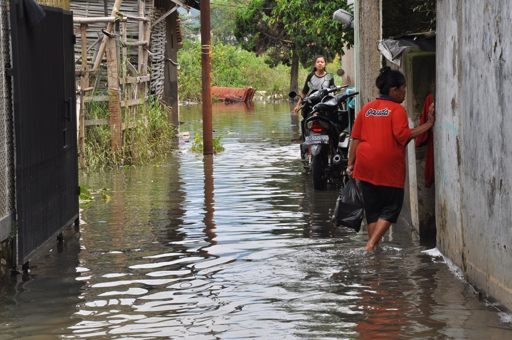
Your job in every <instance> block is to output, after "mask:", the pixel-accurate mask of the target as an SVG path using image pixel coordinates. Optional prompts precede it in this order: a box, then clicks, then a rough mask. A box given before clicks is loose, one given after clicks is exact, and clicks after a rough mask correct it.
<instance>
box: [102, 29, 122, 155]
mask: <svg viewBox="0 0 512 340" xmlns="http://www.w3.org/2000/svg"><path fill="white" fill-rule="evenodd" d="M116 45H117V44H116V40H115V39H107V44H106V53H107V83H108V111H109V114H110V118H109V124H110V130H111V132H112V137H111V138H112V139H111V146H112V151H114V152H115V151H118V150H119V149H120V148H121V145H122V138H121V137H122V124H121V99H120V91H119V65H118V59H117V47H116Z"/></svg>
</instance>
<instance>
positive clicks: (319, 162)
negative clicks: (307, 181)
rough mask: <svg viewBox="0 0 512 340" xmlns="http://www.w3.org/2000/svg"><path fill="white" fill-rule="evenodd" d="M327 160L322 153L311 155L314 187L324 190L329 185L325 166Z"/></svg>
mask: <svg viewBox="0 0 512 340" xmlns="http://www.w3.org/2000/svg"><path fill="white" fill-rule="evenodd" d="M326 167H327V160H326V159H325V156H324V155H322V154H319V155H316V156H313V157H311V175H312V177H313V188H315V190H323V189H325V187H326V185H327V178H326V172H325V168H326Z"/></svg>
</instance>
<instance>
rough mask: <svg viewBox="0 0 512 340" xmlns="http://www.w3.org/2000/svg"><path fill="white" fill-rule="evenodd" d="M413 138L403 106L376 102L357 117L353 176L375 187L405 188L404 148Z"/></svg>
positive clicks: (354, 130) (386, 101)
mask: <svg viewBox="0 0 512 340" xmlns="http://www.w3.org/2000/svg"><path fill="white" fill-rule="evenodd" d="M410 137H411V129H410V128H409V123H408V118H407V112H406V111H405V109H404V108H403V106H402V105H400V104H398V103H396V102H394V101H391V100H387V99H376V100H373V101H371V102H369V103H368V104H366V105H365V106H363V108H362V109H361V111H359V113H358V114H357V118H356V121H355V123H354V128H353V130H352V138H354V139H359V146H358V147H357V150H356V160H355V164H354V177H355V178H357V179H359V180H362V181H365V182H369V183H372V184H374V185H381V186H388V187H395V188H403V187H404V183H405V146H406V145H407V142H409V139H410Z"/></svg>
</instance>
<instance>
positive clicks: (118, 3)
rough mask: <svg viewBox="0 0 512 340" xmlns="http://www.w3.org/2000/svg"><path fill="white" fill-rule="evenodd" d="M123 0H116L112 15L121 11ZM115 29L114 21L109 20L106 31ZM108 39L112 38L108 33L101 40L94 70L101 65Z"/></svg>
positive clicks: (110, 31)
mask: <svg viewBox="0 0 512 340" xmlns="http://www.w3.org/2000/svg"><path fill="white" fill-rule="evenodd" d="M122 2H123V0H116V1H115V2H114V6H113V8H112V15H111V16H116V15H117V14H118V12H119V8H120V7H121V3H122ZM113 29H114V23H113V22H109V23H108V24H107V29H106V31H107V32H109V33H112V31H113ZM108 40H111V39H110V38H109V37H108V36H107V35H104V36H103V39H102V40H101V44H100V47H99V49H98V54H97V55H96V60H95V61H94V66H93V68H92V69H93V71H96V70H97V69H98V67H99V66H100V63H101V59H102V58H103V54H104V53H105V49H106V47H107V42H108Z"/></svg>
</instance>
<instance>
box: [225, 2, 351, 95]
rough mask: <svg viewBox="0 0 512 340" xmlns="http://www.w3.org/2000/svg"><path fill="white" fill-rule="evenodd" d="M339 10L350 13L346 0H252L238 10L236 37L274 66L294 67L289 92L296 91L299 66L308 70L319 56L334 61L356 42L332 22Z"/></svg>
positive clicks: (244, 45) (243, 44)
mask: <svg viewBox="0 0 512 340" xmlns="http://www.w3.org/2000/svg"><path fill="white" fill-rule="evenodd" d="M340 8H343V9H345V10H350V9H349V7H348V5H347V3H346V0H331V1H312V0H252V1H251V2H250V3H249V4H248V5H247V7H246V8H243V9H239V10H238V11H237V20H236V28H235V37H236V38H237V40H238V41H239V42H240V43H241V45H242V47H243V48H245V49H247V50H250V51H253V52H256V53H258V54H262V53H265V54H266V55H267V57H268V59H269V63H270V64H271V65H276V64H279V63H284V64H286V65H291V75H290V90H293V91H297V89H298V70H299V63H301V64H302V65H303V66H304V67H309V66H311V64H312V62H313V59H314V56H315V55H318V54H322V55H324V56H325V57H326V59H327V61H331V60H333V59H334V57H335V56H336V54H338V53H341V52H342V48H343V47H344V46H345V45H351V44H352V43H353V32H352V31H351V30H350V31H344V30H343V29H342V27H341V25H340V24H338V23H337V22H335V21H334V20H333V19H332V15H333V13H334V11H335V10H337V9H340Z"/></svg>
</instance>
